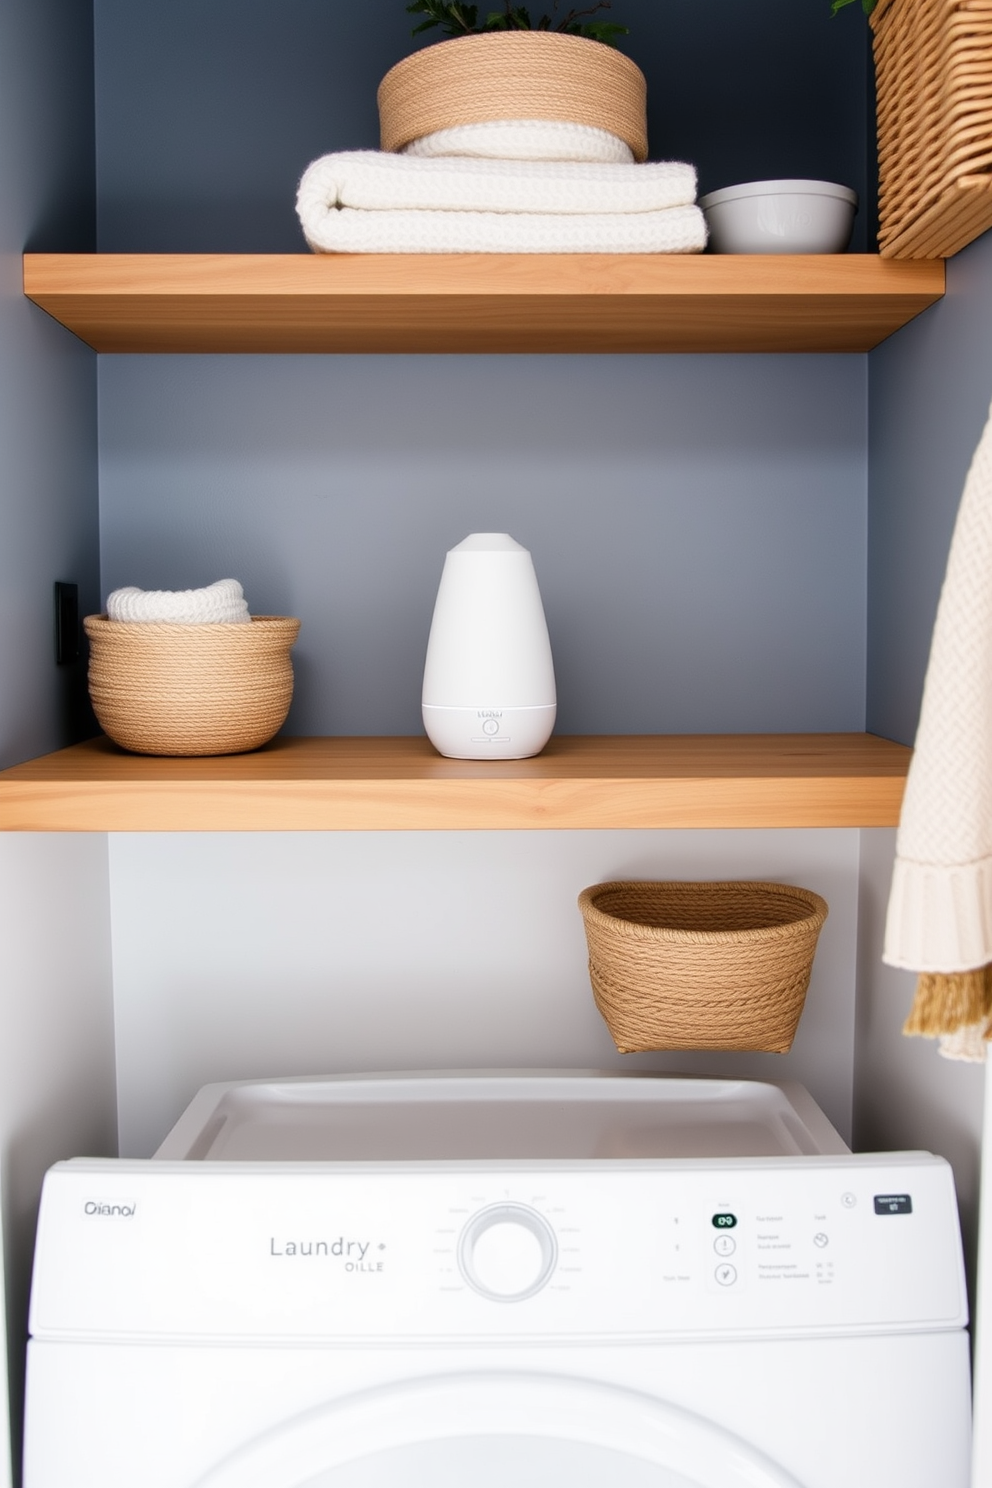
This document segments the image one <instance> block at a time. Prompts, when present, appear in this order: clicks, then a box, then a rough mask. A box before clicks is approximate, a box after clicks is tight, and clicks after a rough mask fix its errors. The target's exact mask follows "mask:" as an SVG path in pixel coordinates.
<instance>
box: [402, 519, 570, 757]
mask: <svg viewBox="0 0 992 1488" xmlns="http://www.w3.org/2000/svg"><path fill="white" fill-rule="evenodd" d="M556 705H557V704H556V697H555V673H554V666H553V664H552V661H551V642H550V640H549V639H548V626H547V621H546V620H545V618H544V607H543V605H542V604H541V593H540V590H539V589H538V587H537V575H536V574H535V572H534V564H533V562H532V560H531V556H530V553H529V552H528V551H527V549H526V548H522V547H521V546H520V544H519V543H517V542H514V541H513V538H512V537H510V536H509V535H508V534H507V533H505V532H473V533H472V535H471V536H470V537H467V538H466V539H465V541H464V542H460V543H459V544H458V546H457V547H455V548H452V549H451V551H450V552H449V553H448V555H447V557H446V558H445V560H444V571H443V573H442V574H441V585H440V588H439V589H438V592H437V602H436V603H435V605H434V619H433V621H432V622H431V634H430V640H429V641H428V642H427V664H426V666H425V668H424V695H423V713H424V728H425V729H426V730H427V737H428V738H429V739H430V741H431V743H432V744H433V745H434V748H435V749H436V750H437V751H438V753H439V754H446V755H448V756H449V757H450V758H451V759H526V758H527V757H528V756H529V755H532V754H540V752H541V750H542V749H543V748H544V746H545V744H546V743H547V742H548V740H549V739H550V737H551V730H552V729H553V728H554V726H555V711H556Z"/></svg>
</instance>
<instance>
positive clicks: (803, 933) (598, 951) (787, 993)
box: [579, 882, 827, 1054]
mask: <svg viewBox="0 0 992 1488" xmlns="http://www.w3.org/2000/svg"><path fill="white" fill-rule="evenodd" d="M579 908H580V909H581V911H582V917H583V919H584V921H585V928H586V939H587V941H588V943H589V977H590V980H591V982H592V990H593V996H594V997H595V999H596V1006H597V1007H598V1008H599V1011H600V1012H601V1013H602V1015H603V1017H604V1018H605V1020H606V1023H607V1026H608V1027H609V1030H610V1033H611V1034H612V1035H613V1041H614V1043H615V1044H616V1046H617V1048H618V1049H619V1050H620V1051H621V1053H624V1054H630V1053H634V1052H635V1051H637V1050H644V1049H762V1050H765V1051H767V1052H770V1053H776V1054H784V1053H786V1052H787V1051H788V1050H789V1049H790V1048H791V1046H792V1040H793V1038H794V1037H795V1033H796V1027H797V1025H798V1023H799V1017H800V1014H801V1013H802V1010H803V1003H804V1001H805V999H806V989H807V987H808V986H809V978H810V970H811V968H812V965H813V954H814V952H815V950H816V941H817V936H818V935H819V933H820V928H821V926H822V925H823V922H824V920H825V919H826V917H827V905H826V902H825V901H824V900H823V899H821V898H820V896H819V895H818V894H813V893H811V892H810V890H808V889H797V888H792V887H791V886H789V885H787V884H773V883H741V882H738V883H684V882H676V883H650V882H622V883H603V884H596V885H594V886H593V887H592V888H589V889H584V890H583V892H582V893H581V894H580V895H579Z"/></svg>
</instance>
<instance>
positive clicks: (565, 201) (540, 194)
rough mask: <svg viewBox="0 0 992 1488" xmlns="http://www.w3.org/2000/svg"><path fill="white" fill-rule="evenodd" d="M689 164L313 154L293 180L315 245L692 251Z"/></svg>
mask: <svg viewBox="0 0 992 1488" xmlns="http://www.w3.org/2000/svg"><path fill="white" fill-rule="evenodd" d="M695 196H696V173H695V170H694V169H693V167H692V166H691V165H684V164H682V163H681V162H671V161H670V162H664V163H661V164H650V165H595V164H582V163H577V162H574V161H537V160H488V159H487V160H465V159H436V160H419V159H416V158H411V157H409V156H403V155H389V154H385V153H380V152H378V151H374V150H355V151H348V152H342V153H339V154H336V155H325V156H323V157H322V158H321V159H320V160H316V161H314V163H313V164H312V165H311V166H310V167H309V168H308V170H307V171H306V173H305V174H304V176H303V179H302V181H301V182H300V189H299V194H298V196H297V204H296V206H297V212H298V213H299V217H300V222H301V223H302V225H303V231H304V234H305V236H306V240H307V242H308V243H309V245H310V247H311V248H312V249H313V250H314V252H315V253H699V252H701V251H702V249H703V248H704V247H705V245H706V226H705V222H704V219H703V215H702V213H701V212H700V210H699V208H698V207H696V206H694V205H693V203H694V201H695Z"/></svg>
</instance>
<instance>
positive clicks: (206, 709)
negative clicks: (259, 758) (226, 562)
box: [83, 615, 300, 755]
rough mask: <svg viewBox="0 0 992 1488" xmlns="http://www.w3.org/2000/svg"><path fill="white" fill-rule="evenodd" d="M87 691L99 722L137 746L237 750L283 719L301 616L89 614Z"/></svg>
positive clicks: (260, 739) (158, 750)
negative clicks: (229, 621) (185, 619)
mask: <svg viewBox="0 0 992 1488" xmlns="http://www.w3.org/2000/svg"><path fill="white" fill-rule="evenodd" d="M83 624H84V626H85V628H86V634H87V635H88V637H89V642H90V668H89V682H90V697H91V699H92V701H93V711H94V712H95V714H96V716H97V720H98V721H99V724H100V727H101V728H102V729H103V731H104V733H106V734H107V735H108V736H109V737H110V738H111V739H113V741H114V743H115V744H119V745H120V746H121V748H122V749H129V750H131V751H132V752H133V753H135V754H165V755H194V754H195V755H202V754H243V753H244V752H245V751H246V750H249V749H258V748H259V746H260V745H262V744H265V743H266V742H267V741H268V740H269V739H271V738H272V736H273V734H275V733H277V732H278V730H279V729H280V728H281V727H282V725H283V723H284V722H285V721H286V714H287V713H288V712H289V705H290V702H291V701H292V697H293V666H292V663H291V661H290V658H289V651H290V647H291V646H292V644H293V642H294V641H295V640H296V637H297V634H298V633H299V629H300V622H299V620H290V619H283V618H282V617H280V616H275V615H259V616H253V618H252V621H251V624H250V625H170V624H158V623H155V624H152V623H147V624H137V623H135V624H132V623H130V622H125V621H120V620H108V619H107V617H106V616H105V615H89V616H87V618H86V619H85V620H84V621H83Z"/></svg>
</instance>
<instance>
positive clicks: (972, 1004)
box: [903, 965, 992, 1038]
mask: <svg viewBox="0 0 992 1488" xmlns="http://www.w3.org/2000/svg"><path fill="white" fill-rule="evenodd" d="M990 1016H992V965H989V966H979V967H976V969H975V970H974V971H954V972H940V971H925V972H922V973H921V975H920V977H919V979H918V981H917V983H916V996H915V998H914V999H913V1006H912V1007H911V1008H910V1012H909V1017H908V1018H907V1019H906V1022H905V1024H904V1025H903V1033H907V1034H913V1035H918V1036H920V1037H921V1038H940V1037H941V1036H943V1035H946V1034H953V1033H957V1032H958V1030H959V1029H961V1028H965V1027H970V1026H974V1025H975V1024H976V1023H977V1024H983V1025H984V1024H987V1023H988V1022H989V1020H990ZM984 1036H985V1037H992V1029H987V1030H986V1032H985V1035H984Z"/></svg>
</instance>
